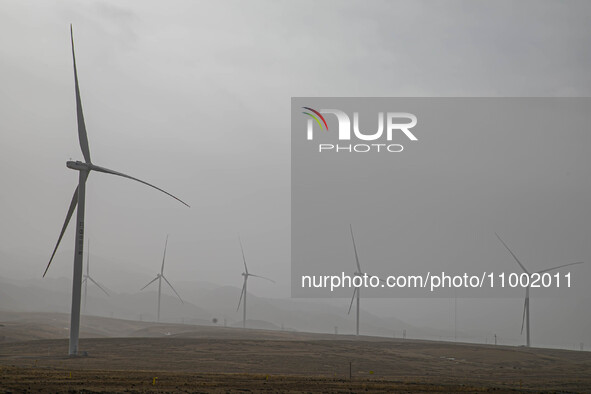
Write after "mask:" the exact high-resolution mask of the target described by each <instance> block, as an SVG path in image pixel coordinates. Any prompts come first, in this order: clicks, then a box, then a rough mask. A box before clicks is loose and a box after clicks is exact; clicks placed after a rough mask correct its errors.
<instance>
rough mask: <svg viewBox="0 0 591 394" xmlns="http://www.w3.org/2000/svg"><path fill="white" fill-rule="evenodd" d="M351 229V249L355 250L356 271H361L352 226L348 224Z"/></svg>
mask: <svg viewBox="0 0 591 394" xmlns="http://www.w3.org/2000/svg"><path fill="white" fill-rule="evenodd" d="M349 228H350V229H351V239H352V240H353V250H354V251H355V262H356V263H357V270H358V271H357V272H359V273H361V265H359V256H358V255H357V246H356V245H355V237H354V236H353V226H352V225H349Z"/></svg>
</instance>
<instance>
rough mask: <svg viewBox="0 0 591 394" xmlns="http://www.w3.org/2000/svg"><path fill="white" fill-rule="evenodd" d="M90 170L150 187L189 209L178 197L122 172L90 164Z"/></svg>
mask: <svg viewBox="0 0 591 394" xmlns="http://www.w3.org/2000/svg"><path fill="white" fill-rule="evenodd" d="M90 169H91V170H94V171H98V172H104V173H105V174H111V175H117V176H120V177H123V178H127V179H131V180H134V181H137V182H139V183H143V184H144V185H147V186H150V187H152V188H154V189H156V190H159V191H161V192H162V193H164V194H166V195H168V196H170V197H172V198H174V199H175V200H177V201H179V202H180V203H182V204H184V205H186V206H187V207H189V208H190V206H189V204H187V203H186V202H184V201H183V200H181V199H180V198H178V197H176V196H174V195H172V194H170V193H169V192H167V191H166V190H163V189H160V188H159V187H157V186H154V185H152V184H150V183H148V182H144V181H142V180H141V179H137V178H134V177H132V176H129V175H126V174H124V173H122V172H117V171H113V170H109V169H108V168H105V167H100V166H96V165H94V164H91V165H90Z"/></svg>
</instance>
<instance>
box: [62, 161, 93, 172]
mask: <svg viewBox="0 0 591 394" xmlns="http://www.w3.org/2000/svg"><path fill="white" fill-rule="evenodd" d="M66 167H68V168H71V169H72V170H77V171H90V166H89V165H88V164H86V163H84V162H82V161H67V162H66Z"/></svg>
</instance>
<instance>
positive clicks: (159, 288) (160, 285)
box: [140, 235, 184, 321]
mask: <svg viewBox="0 0 591 394" xmlns="http://www.w3.org/2000/svg"><path fill="white" fill-rule="evenodd" d="M167 246H168V235H167V236H166V242H165V243H164V256H162V268H160V273H159V274H156V277H155V278H154V279H152V280H151V281H150V282H148V284H147V285H145V286H144V287H142V288H141V289H140V291H142V290H144V289H145V288H146V287H148V286H150V285H151V284H152V283H154V282H156V281H158V312H157V313H156V319H157V321H160V296H161V294H162V279H164V281H165V282H166V283H168V285H169V286H170V288H171V289H172V291H174V294H176V296H177V297H178V298H179V300H181V304H184V302H183V299H182V298H181V296H180V295H179V293H177V292H176V290H175V289H174V287H172V285H171V284H170V282H169V281H168V279H166V276H164V260H166V247H167Z"/></svg>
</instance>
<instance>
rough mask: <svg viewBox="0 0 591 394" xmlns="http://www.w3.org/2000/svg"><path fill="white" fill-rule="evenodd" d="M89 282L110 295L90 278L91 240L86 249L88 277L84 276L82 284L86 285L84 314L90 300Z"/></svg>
mask: <svg viewBox="0 0 591 394" xmlns="http://www.w3.org/2000/svg"><path fill="white" fill-rule="evenodd" d="M88 281H91V282H92V283H94V284H95V285H96V286H97V287H98V288H99V289H101V290H102V291H103V293H105V294H106V295H109V293H107V290H105V289H103V287H102V286H101V285H99V284H98V282H97V281H95V280H94V279H92V277H91V276H90V239H89V240H88V248H86V275H84V277H83V279H82V284H83V285H84V312H86V299H87V298H88Z"/></svg>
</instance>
